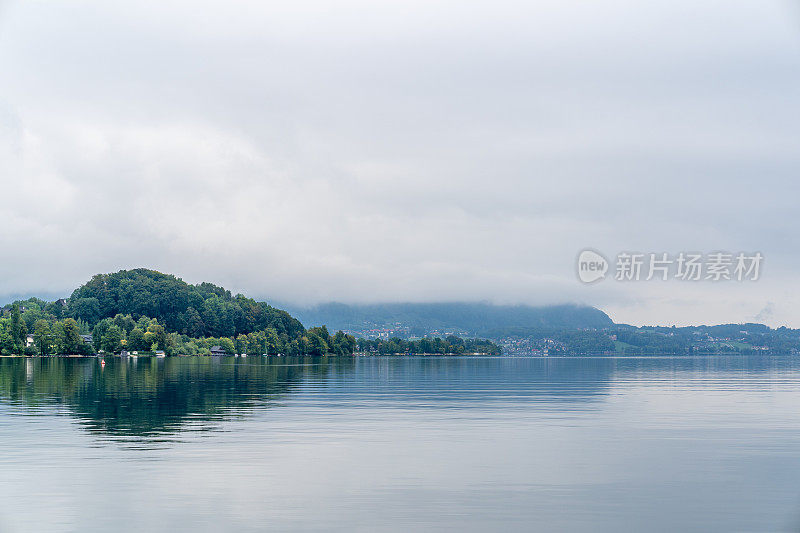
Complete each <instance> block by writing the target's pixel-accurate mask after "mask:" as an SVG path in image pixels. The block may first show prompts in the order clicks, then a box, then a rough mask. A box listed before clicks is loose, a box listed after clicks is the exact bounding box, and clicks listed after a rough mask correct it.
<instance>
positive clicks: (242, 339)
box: [234, 333, 247, 354]
mask: <svg viewBox="0 0 800 533" xmlns="http://www.w3.org/2000/svg"><path fill="white" fill-rule="evenodd" d="M234 347H235V348H236V353H238V354H243V353H247V335H245V334H243V333H240V334H239V335H238V336H237V337H236V341H235V342H234Z"/></svg>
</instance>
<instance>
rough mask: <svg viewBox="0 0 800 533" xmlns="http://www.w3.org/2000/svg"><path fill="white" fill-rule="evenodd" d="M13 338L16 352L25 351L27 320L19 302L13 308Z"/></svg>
mask: <svg viewBox="0 0 800 533" xmlns="http://www.w3.org/2000/svg"><path fill="white" fill-rule="evenodd" d="M11 338H12V340H13V342H14V348H13V351H14V353H15V354H18V355H23V354H24V353H25V322H23V321H22V317H21V316H20V312H19V304H16V303H15V304H14V306H13V307H12V308H11Z"/></svg>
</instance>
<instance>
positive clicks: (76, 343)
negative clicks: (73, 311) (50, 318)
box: [57, 318, 83, 355]
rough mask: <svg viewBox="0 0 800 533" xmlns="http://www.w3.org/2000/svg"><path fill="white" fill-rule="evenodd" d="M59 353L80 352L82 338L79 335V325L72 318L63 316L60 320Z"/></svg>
mask: <svg viewBox="0 0 800 533" xmlns="http://www.w3.org/2000/svg"><path fill="white" fill-rule="evenodd" d="M57 342H58V346H59V353H62V354H66V355H71V354H77V353H80V352H81V345H82V344H83V339H81V336H80V327H79V326H78V322H76V321H75V319H74V318H65V319H64V320H63V321H61V328H60V332H59V339H58V341H57Z"/></svg>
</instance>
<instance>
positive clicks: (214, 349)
mask: <svg viewBox="0 0 800 533" xmlns="http://www.w3.org/2000/svg"><path fill="white" fill-rule="evenodd" d="M211 355H228V354H227V353H225V350H223V349H222V346H212V347H211Z"/></svg>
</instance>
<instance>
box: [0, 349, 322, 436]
mask: <svg viewBox="0 0 800 533" xmlns="http://www.w3.org/2000/svg"><path fill="white" fill-rule="evenodd" d="M312 362H313V364H311V363H312ZM328 366H329V365H328V363H327V361H326V360H325V359H324V358H322V359H321V358H315V359H311V358H281V359H267V358H261V357H253V358H248V359H245V360H234V359H233V358H211V357H191V358H183V357H182V358H168V359H155V358H151V359H139V360H138V361H133V360H120V359H113V360H109V361H107V364H106V367H105V368H101V367H100V364H99V363H98V361H97V360H95V359H62V358H45V359H28V360H21V359H4V360H2V361H0V399H3V400H6V401H11V402H14V403H17V402H19V403H22V404H24V405H26V406H29V405H37V404H41V405H46V404H48V403H50V404H52V403H58V404H64V405H66V406H68V407H69V409H70V410H71V411H72V412H73V413H74V414H75V416H76V417H77V418H79V419H80V420H81V421H82V422H83V423H84V424H85V425H86V426H87V427H88V428H90V429H92V430H97V431H101V432H106V433H111V434H115V435H122V436H126V435H127V436H138V435H151V434H158V433H169V432H174V431H178V430H179V429H180V427H181V425H182V424H184V423H185V422H186V421H187V420H189V419H191V420H193V421H203V420H212V419H215V418H218V417H220V416H224V415H225V414H227V413H229V412H230V411H231V410H232V409H236V410H237V411H241V410H242V409H247V408H249V407H253V406H257V405H265V404H268V403H270V402H272V401H274V400H277V399H278V398H280V397H281V396H282V395H284V394H287V393H289V392H291V390H292V389H293V388H295V387H296V386H297V384H298V383H299V382H300V381H301V380H302V379H303V378H304V377H307V376H313V375H325V374H327V372H328Z"/></svg>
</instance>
